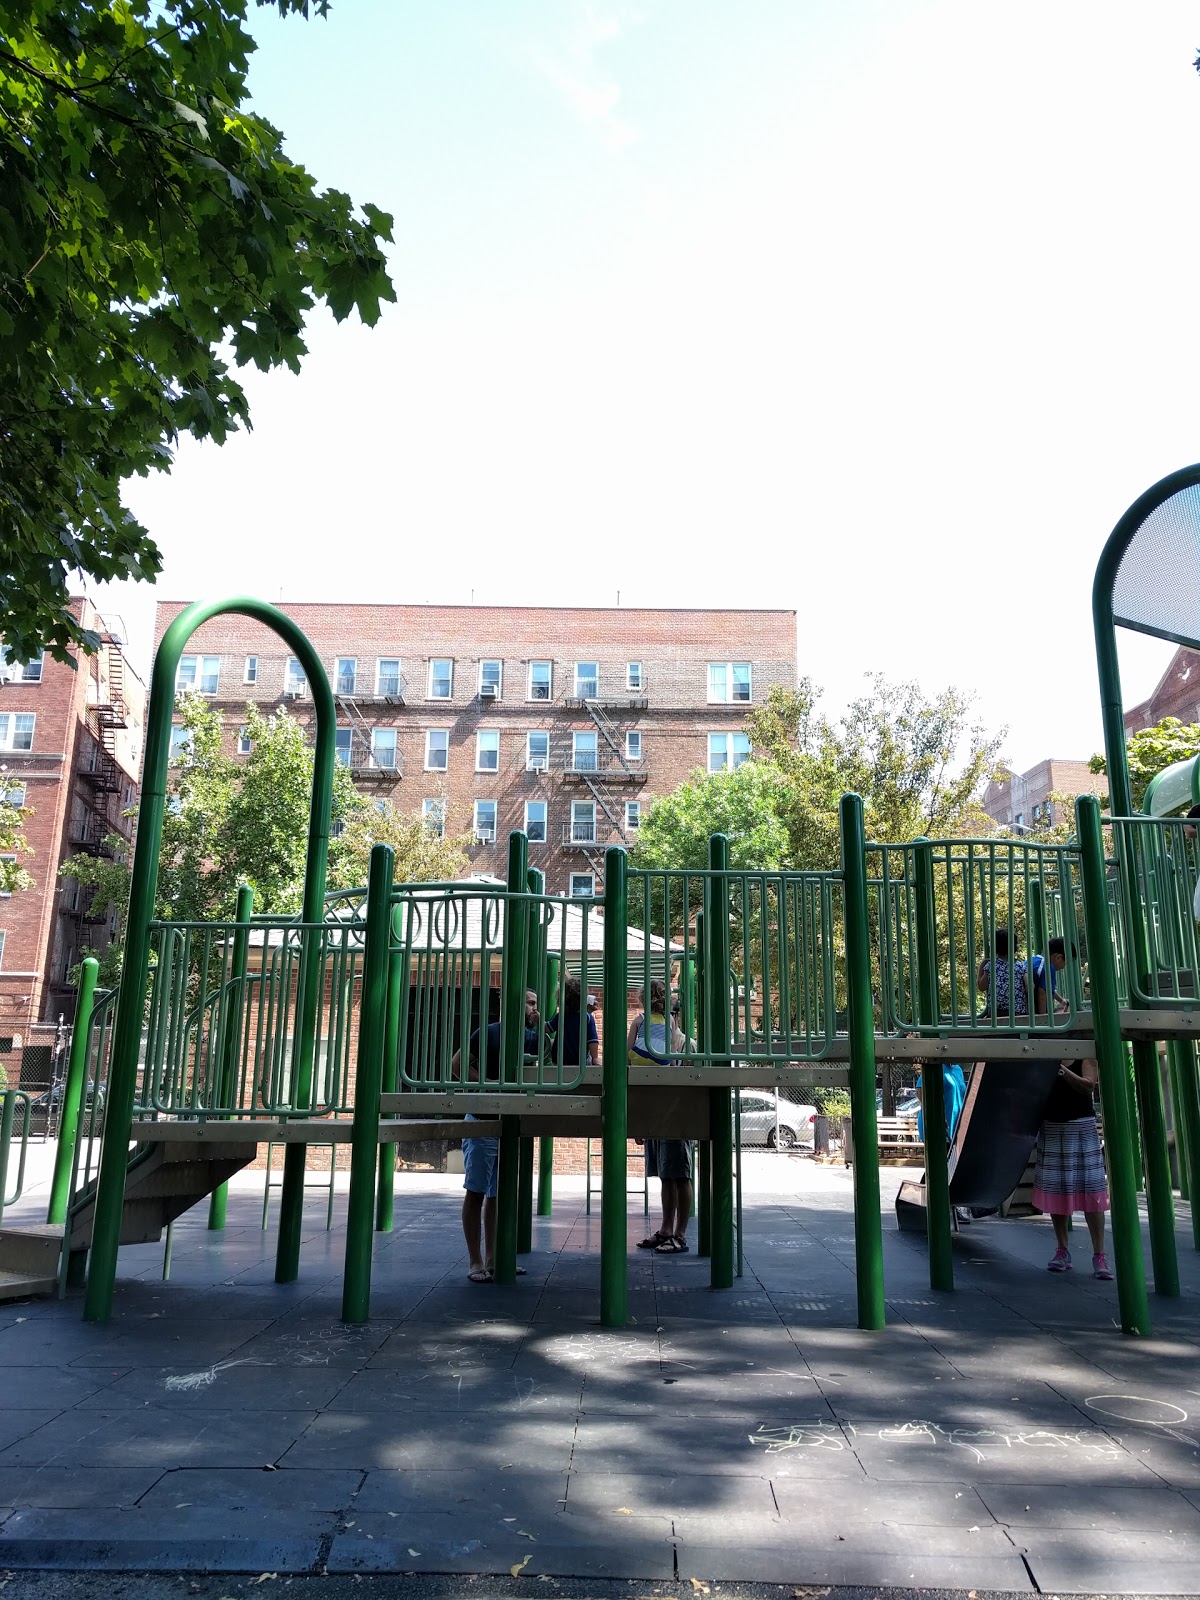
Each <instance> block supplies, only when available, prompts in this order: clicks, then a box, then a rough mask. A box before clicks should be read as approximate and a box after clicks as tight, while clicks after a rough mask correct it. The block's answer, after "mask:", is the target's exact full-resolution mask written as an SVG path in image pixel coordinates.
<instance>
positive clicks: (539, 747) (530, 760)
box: [525, 733, 550, 772]
mask: <svg viewBox="0 0 1200 1600" xmlns="http://www.w3.org/2000/svg"><path fill="white" fill-rule="evenodd" d="M549 770H550V735H549V734H548V733H527V734H526V735H525V771H526V772H549Z"/></svg>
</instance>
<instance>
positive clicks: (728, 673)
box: [708, 661, 754, 706]
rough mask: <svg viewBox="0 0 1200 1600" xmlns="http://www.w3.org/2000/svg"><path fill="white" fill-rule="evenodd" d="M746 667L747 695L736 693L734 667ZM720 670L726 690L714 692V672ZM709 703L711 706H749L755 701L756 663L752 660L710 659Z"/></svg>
mask: <svg viewBox="0 0 1200 1600" xmlns="http://www.w3.org/2000/svg"><path fill="white" fill-rule="evenodd" d="M735 667H745V669H746V689H747V693H746V694H745V695H737V694H734V692H733V691H734V668H735ZM714 671H720V672H721V673H722V674H723V678H724V684H725V688H724V692H723V693H722V694H716V693H714V692H713V673H714ZM708 703H709V705H710V706H748V705H753V703H754V663H753V662H751V661H710V662H709V663H708Z"/></svg>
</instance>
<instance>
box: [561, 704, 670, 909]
mask: <svg viewBox="0 0 1200 1600" xmlns="http://www.w3.org/2000/svg"><path fill="white" fill-rule="evenodd" d="M648 703H649V702H648V701H647V698H646V696H645V694H644V693H642V692H640V691H638V692H632V691H631V692H630V693H627V694H625V695H620V696H615V697H614V696H600V695H598V694H595V695H587V694H583V695H578V694H569V695H566V696H564V698H563V706H564V708H565V709H567V710H570V711H586V712H587V714H588V716H589V717H590V718H591V720H592V724H593V726H594V728H595V734H594V736H593V743H592V744H591V745H586V744H585V745H581V744H580V741H579V740H578V739H576V738H575V737H574V736H572V749H571V750H570V751H569V752H568V754H567V757H566V762H565V776H566V779H567V782H568V784H569V785H571V786H572V787H573V788H574V789H575V792H576V793H582V792H583V791H586V792H587V793H588V794H590V795H591V798H592V801H593V802H594V809H593V813H592V819H591V821H590V822H589V821H588V820H587V819H586V818H584V819H577V818H576V817H575V816H574V807H573V806H572V816H571V819H570V820H569V821H568V822H564V823H563V840H562V842H563V848H564V849H567V850H577V851H579V852H580V853H581V854H582V856H583V857H584V859H585V860H586V861H587V863H588V866H589V867H590V868H591V870H592V872H593V873H594V874H595V876H596V880H597V884H599V883H600V881H601V880H602V879H603V876H604V851H605V849H606V848H607V847H608V845H610V844H622V845H625V846H626V847H628V844H629V830H628V829H627V827H626V825H625V798H626V796H627V795H629V794H630V793H631V792H633V791H635V790H636V789H637V788H638V787H639V786H640V785H641V784H643V783H645V781H646V771H645V768H644V766H643V765H642V757H641V753H640V747H639V751H638V754H637V755H636V756H634V755H631V754H630V753H629V749H628V742H627V730H626V729H625V728H624V726H623V725H622V722H621V721H620V719H619V718H614V717H613V716H612V715H610V713H611V712H614V711H615V712H622V711H624V712H630V711H644V710H645V709H646V706H647V704H648ZM639 738H640V735H639ZM601 818H603V819H604V820H603V822H601Z"/></svg>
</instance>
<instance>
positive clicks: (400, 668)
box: [375, 656, 404, 697]
mask: <svg viewBox="0 0 1200 1600" xmlns="http://www.w3.org/2000/svg"><path fill="white" fill-rule="evenodd" d="M385 661H394V662H395V663H396V670H395V672H385V671H384V670H383V666H384V662H385ZM385 678H395V680H396V687H395V688H394V689H385V688H384V687H383V680H384V679H385ZM403 682H404V659H403V657H402V656H376V657H375V693H376V695H378V696H381V697H384V696H388V695H390V696H393V697H394V696H396V695H398V694H399V693H400V686H401V684H402V683H403Z"/></svg>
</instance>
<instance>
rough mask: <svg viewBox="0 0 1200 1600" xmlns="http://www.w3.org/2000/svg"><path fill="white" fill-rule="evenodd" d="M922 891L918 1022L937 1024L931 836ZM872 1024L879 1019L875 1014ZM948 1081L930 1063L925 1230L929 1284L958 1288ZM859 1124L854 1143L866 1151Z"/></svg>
mask: <svg viewBox="0 0 1200 1600" xmlns="http://www.w3.org/2000/svg"><path fill="white" fill-rule="evenodd" d="M913 860H914V868H915V876H916V891H917V927H916V934H917V952H916V953H917V1020H918V1021H919V1022H920V1023H921V1025H922V1026H923V1027H926V1028H932V1027H935V1026H936V1025H937V1020H938V1011H939V1008H940V1002H939V998H938V964H937V922H936V918H935V914H934V902H933V847H932V846H931V845H930V843H929V840H928V839H917V840H916V841H915V843H914V846H913ZM871 1025H872V1028H873V1027H874V1018H872V1024H871ZM944 1091H945V1080H944V1079H943V1077H942V1066H941V1062H940V1061H936V1060H935V1061H931V1062H928V1061H927V1062H926V1063H925V1066H924V1068H923V1070H922V1072H921V1109H922V1112H923V1117H922V1120H923V1122H924V1124H925V1231H926V1236H927V1239H928V1243H929V1287H930V1288H931V1289H953V1287H954V1246H953V1241H952V1238H951V1224H950V1175H949V1170H948V1166H947V1160H946V1146H947V1144H948V1142H949V1141H948V1140H947V1137H946V1097H945V1092H944ZM854 1126H855V1129H856V1131H855V1137H854V1146H855V1150H856V1152H859V1156H858V1158H856V1163H855V1164H856V1165H857V1159H860V1158H861V1152H860V1147H859V1141H858V1134H857V1124H854Z"/></svg>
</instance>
